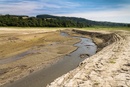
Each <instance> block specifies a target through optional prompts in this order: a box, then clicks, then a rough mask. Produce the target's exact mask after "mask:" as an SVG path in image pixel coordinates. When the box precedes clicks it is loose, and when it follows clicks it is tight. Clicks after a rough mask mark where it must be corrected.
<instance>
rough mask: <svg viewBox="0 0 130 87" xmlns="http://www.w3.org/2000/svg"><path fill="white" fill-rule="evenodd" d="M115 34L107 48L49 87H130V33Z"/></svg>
mask: <svg viewBox="0 0 130 87" xmlns="http://www.w3.org/2000/svg"><path fill="white" fill-rule="evenodd" d="M113 32H114V34H112V38H111V39H113V40H107V41H108V43H107V42H106V44H104V46H105V45H106V46H105V47H104V48H103V49H102V50H101V51H99V52H98V53H97V54H95V55H93V56H92V57H90V58H88V59H85V60H84V61H83V62H81V63H80V64H79V66H78V67H77V68H76V69H74V70H72V71H70V72H68V73H67V74H65V75H62V76H61V77H59V78H57V79H56V80H54V81H53V82H52V83H50V84H48V86H47V87H63V86H65V87H68V86H70V87H71V86H76V87H78V86H79V87H86V86H87V87H104V86H105V87H120V86H122V87H129V85H130V79H129V78H130V67H129V64H130V60H129V58H130V54H129V51H130V42H129V40H130V32H129V31H113ZM113 32H112V33H113ZM92 36H93V35H92ZM113 41H114V42H113ZM111 42H113V43H111ZM99 46H100V44H99ZM101 47H102V46H101Z"/></svg>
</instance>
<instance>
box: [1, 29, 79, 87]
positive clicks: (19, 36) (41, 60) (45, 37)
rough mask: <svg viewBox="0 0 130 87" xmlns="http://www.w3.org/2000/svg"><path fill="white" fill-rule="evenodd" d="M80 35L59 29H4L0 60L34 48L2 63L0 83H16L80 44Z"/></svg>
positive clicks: (2, 30)
mask: <svg viewBox="0 0 130 87" xmlns="http://www.w3.org/2000/svg"><path fill="white" fill-rule="evenodd" d="M79 41H80V40H79V39H76V38H72V37H63V36H61V35H60V32H59V31H57V30H45V29H29V30H25V29H20V30H17V29H5V28H4V29H0V60H4V59H8V58H10V57H12V56H14V55H17V54H21V53H23V52H25V51H28V50H29V51H30V50H31V51H30V53H29V54H27V55H25V56H23V58H21V59H18V60H15V61H13V62H9V63H5V64H0V85H3V84H5V83H12V82H14V81H16V80H18V79H20V78H23V77H25V76H27V75H29V74H30V73H32V72H35V71H37V70H40V69H43V68H45V67H47V66H49V65H51V64H53V63H55V62H56V61H58V60H59V59H60V58H61V56H64V55H66V54H69V53H70V52H72V51H74V50H76V49H77V48H76V47H74V46H73V44H75V43H77V42H79Z"/></svg>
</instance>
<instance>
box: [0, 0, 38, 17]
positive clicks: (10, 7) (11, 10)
mask: <svg viewBox="0 0 130 87" xmlns="http://www.w3.org/2000/svg"><path fill="white" fill-rule="evenodd" d="M38 7H39V6H38V4H36V3H35V2H29V1H22V2H19V3H12V4H1V5H0V13H1V14H15V15H25V14H30V13H31V12H32V11H34V10H35V9H36V8H38Z"/></svg>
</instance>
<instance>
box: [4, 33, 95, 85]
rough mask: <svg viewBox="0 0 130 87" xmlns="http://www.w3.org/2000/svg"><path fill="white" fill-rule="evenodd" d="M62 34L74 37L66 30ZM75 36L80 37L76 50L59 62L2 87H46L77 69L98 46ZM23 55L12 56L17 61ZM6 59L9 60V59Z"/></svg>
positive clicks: (86, 39) (89, 40)
mask: <svg viewBox="0 0 130 87" xmlns="http://www.w3.org/2000/svg"><path fill="white" fill-rule="evenodd" d="M60 35H61V36H62V37H66V38H68V37H72V36H69V35H68V34H67V33H66V32H61V33H60ZM73 38H78V39H80V42H78V43H76V44H74V46H76V47H77V49H76V50H75V51H73V52H71V53H70V54H67V55H66V56H64V57H63V56H62V58H60V60H59V61H58V62H57V63H55V64H53V65H51V66H49V67H47V68H45V69H42V70H40V71H38V72H35V73H32V74H30V75H29V76H27V77H25V78H23V79H21V80H18V81H16V82H14V83H11V84H6V85H4V86H2V87H45V86H46V85H47V84H49V83H51V82H52V81H53V80H55V79H56V78H58V77H59V76H61V75H63V74H65V73H67V72H69V71H71V70H73V69H75V68H76V67H77V66H78V65H79V63H80V62H82V61H83V60H84V59H86V58H88V57H90V56H92V55H94V54H95V53H96V51H97V46H96V45H95V43H93V41H92V40H91V39H88V38H85V37H82V36H78V37H77V36H76V37H73ZM63 50H64V49H63ZM28 53H29V52H26V53H24V54H25V55H27V54H28ZM21 55H22V54H21ZM21 55H20V56H19V55H18V56H15V57H12V58H13V59H12V60H14V61H15V59H16V60H17V59H18V58H21ZM25 55H23V56H25ZM16 57H17V58H16ZM5 60H7V61H8V59H5ZM7 61H6V62H7Z"/></svg>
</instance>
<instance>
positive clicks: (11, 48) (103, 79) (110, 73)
mask: <svg viewBox="0 0 130 87" xmlns="http://www.w3.org/2000/svg"><path fill="white" fill-rule="evenodd" d="M62 31H63V30H62ZM65 32H68V34H69V35H72V36H81V35H82V37H87V38H91V39H92V40H93V41H94V42H95V44H96V45H97V46H98V50H97V54H95V55H93V56H91V57H90V58H87V59H85V60H84V61H83V62H81V63H80V64H79V66H78V67H77V68H76V69H74V70H72V71H70V72H68V73H67V74H65V75H63V76H61V77H59V78H57V79H56V80H54V82H52V83H50V84H48V87H129V86H130V53H129V52H130V32H129V31H123V30H122V31H98V32H97V31H90V30H89V31H83V30H65ZM79 41H80V40H79V39H76V38H71V37H62V36H60V31H59V30H58V31H56V30H53V31H50V30H42V29H40V30H33V29H30V30H22V29H21V30H16V29H12V30H11V29H10V30H9V29H1V30H0V60H2V59H6V58H10V57H11V56H13V55H17V54H19V53H22V52H25V51H28V50H31V54H28V55H26V56H24V58H22V59H20V60H17V61H14V62H10V63H7V64H1V65H0V85H3V84H5V83H10V82H11V83H12V82H14V81H15V80H18V79H20V78H23V77H25V76H27V75H29V74H30V73H32V72H35V71H37V70H40V69H42V68H45V67H47V66H49V65H51V64H53V63H56V61H58V60H59V59H60V58H61V56H64V55H66V54H69V53H70V52H72V51H74V50H76V49H77V48H76V47H74V46H73V44H75V43H77V42H79ZM63 49H64V50H63Z"/></svg>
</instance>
